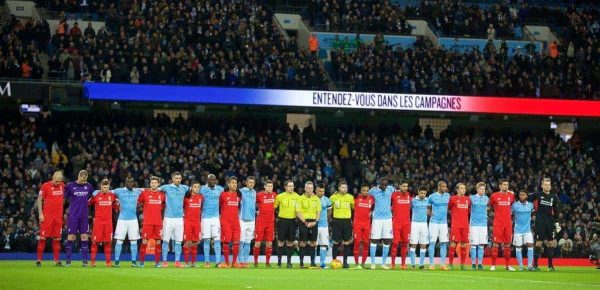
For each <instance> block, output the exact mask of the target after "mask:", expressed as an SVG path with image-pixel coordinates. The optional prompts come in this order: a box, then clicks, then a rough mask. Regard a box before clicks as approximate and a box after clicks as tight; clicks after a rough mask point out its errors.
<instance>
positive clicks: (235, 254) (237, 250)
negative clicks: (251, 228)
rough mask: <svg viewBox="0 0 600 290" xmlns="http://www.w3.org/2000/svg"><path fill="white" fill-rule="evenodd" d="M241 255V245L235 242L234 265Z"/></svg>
mask: <svg viewBox="0 0 600 290" xmlns="http://www.w3.org/2000/svg"><path fill="white" fill-rule="evenodd" d="M239 253H240V243H238V242H234V243H233V263H234V264H235V263H237V257H238V254H239Z"/></svg>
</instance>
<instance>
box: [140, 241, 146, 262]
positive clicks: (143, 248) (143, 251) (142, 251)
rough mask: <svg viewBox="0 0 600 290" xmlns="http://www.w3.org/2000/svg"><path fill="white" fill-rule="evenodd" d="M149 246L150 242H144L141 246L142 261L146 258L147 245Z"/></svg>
mask: <svg viewBox="0 0 600 290" xmlns="http://www.w3.org/2000/svg"><path fill="white" fill-rule="evenodd" d="M147 246H148V244H144V243H142V245H141V246H140V262H142V263H144V261H145V260H146V247H147Z"/></svg>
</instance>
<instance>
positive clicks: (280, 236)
mask: <svg viewBox="0 0 600 290" xmlns="http://www.w3.org/2000/svg"><path fill="white" fill-rule="evenodd" d="M284 186H285V191H284V192H282V193H280V194H279V195H277V197H276V198H275V209H276V210H278V213H277V267H279V268H281V256H282V255H283V244H284V242H285V245H286V247H285V248H286V255H287V268H292V245H293V243H294V238H295V236H296V227H297V226H296V206H297V203H298V198H299V196H298V194H297V193H296V192H294V182H293V181H291V180H287V181H286V182H285V183H284Z"/></svg>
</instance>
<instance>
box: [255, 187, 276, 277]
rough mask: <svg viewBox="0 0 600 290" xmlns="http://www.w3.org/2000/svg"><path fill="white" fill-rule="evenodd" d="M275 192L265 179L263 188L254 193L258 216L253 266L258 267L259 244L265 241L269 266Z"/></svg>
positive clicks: (273, 229)
mask: <svg viewBox="0 0 600 290" xmlns="http://www.w3.org/2000/svg"><path fill="white" fill-rule="evenodd" d="M276 197H277V194H276V193H275V192H274V191H273V181H271V180H267V181H265V190H264V191H261V192H259V193H258V194H256V204H257V206H258V217H257V218H256V231H255V234H254V235H255V237H254V267H258V255H259V254H260V245H261V244H262V243H263V242H264V243H265V260H266V261H265V266H266V267H267V268H268V267H271V263H270V260H271V255H272V254H273V239H274V237H275V207H274V204H275V198H276Z"/></svg>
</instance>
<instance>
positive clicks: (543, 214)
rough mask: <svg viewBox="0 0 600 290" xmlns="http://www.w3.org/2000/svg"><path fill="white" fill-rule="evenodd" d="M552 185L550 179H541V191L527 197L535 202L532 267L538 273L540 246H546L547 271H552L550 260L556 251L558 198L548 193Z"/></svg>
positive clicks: (558, 230)
mask: <svg viewBox="0 0 600 290" xmlns="http://www.w3.org/2000/svg"><path fill="white" fill-rule="evenodd" d="M551 189H552V183H551V181H550V178H544V179H542V191H541V192H534V193H531V194H530V195H529V200H530V201H531V202H537V211H536V214H535V233H534V234H535V253H534V259H533V266H534V268H535V269H536V270H538V271H539V267H538V258H539V257H540V252H541V250H542V245H545V246H546V257H547V258H548V271H554V266H553V265H552V258H553V257H554V251H555V250H556V236H557V234H558V233H559V232H560V231H561V228H560V224H559V223H558V222H556V217H557V216H558V196H557V195H556V194H554V193H550V190H551Z"/></svg>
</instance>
